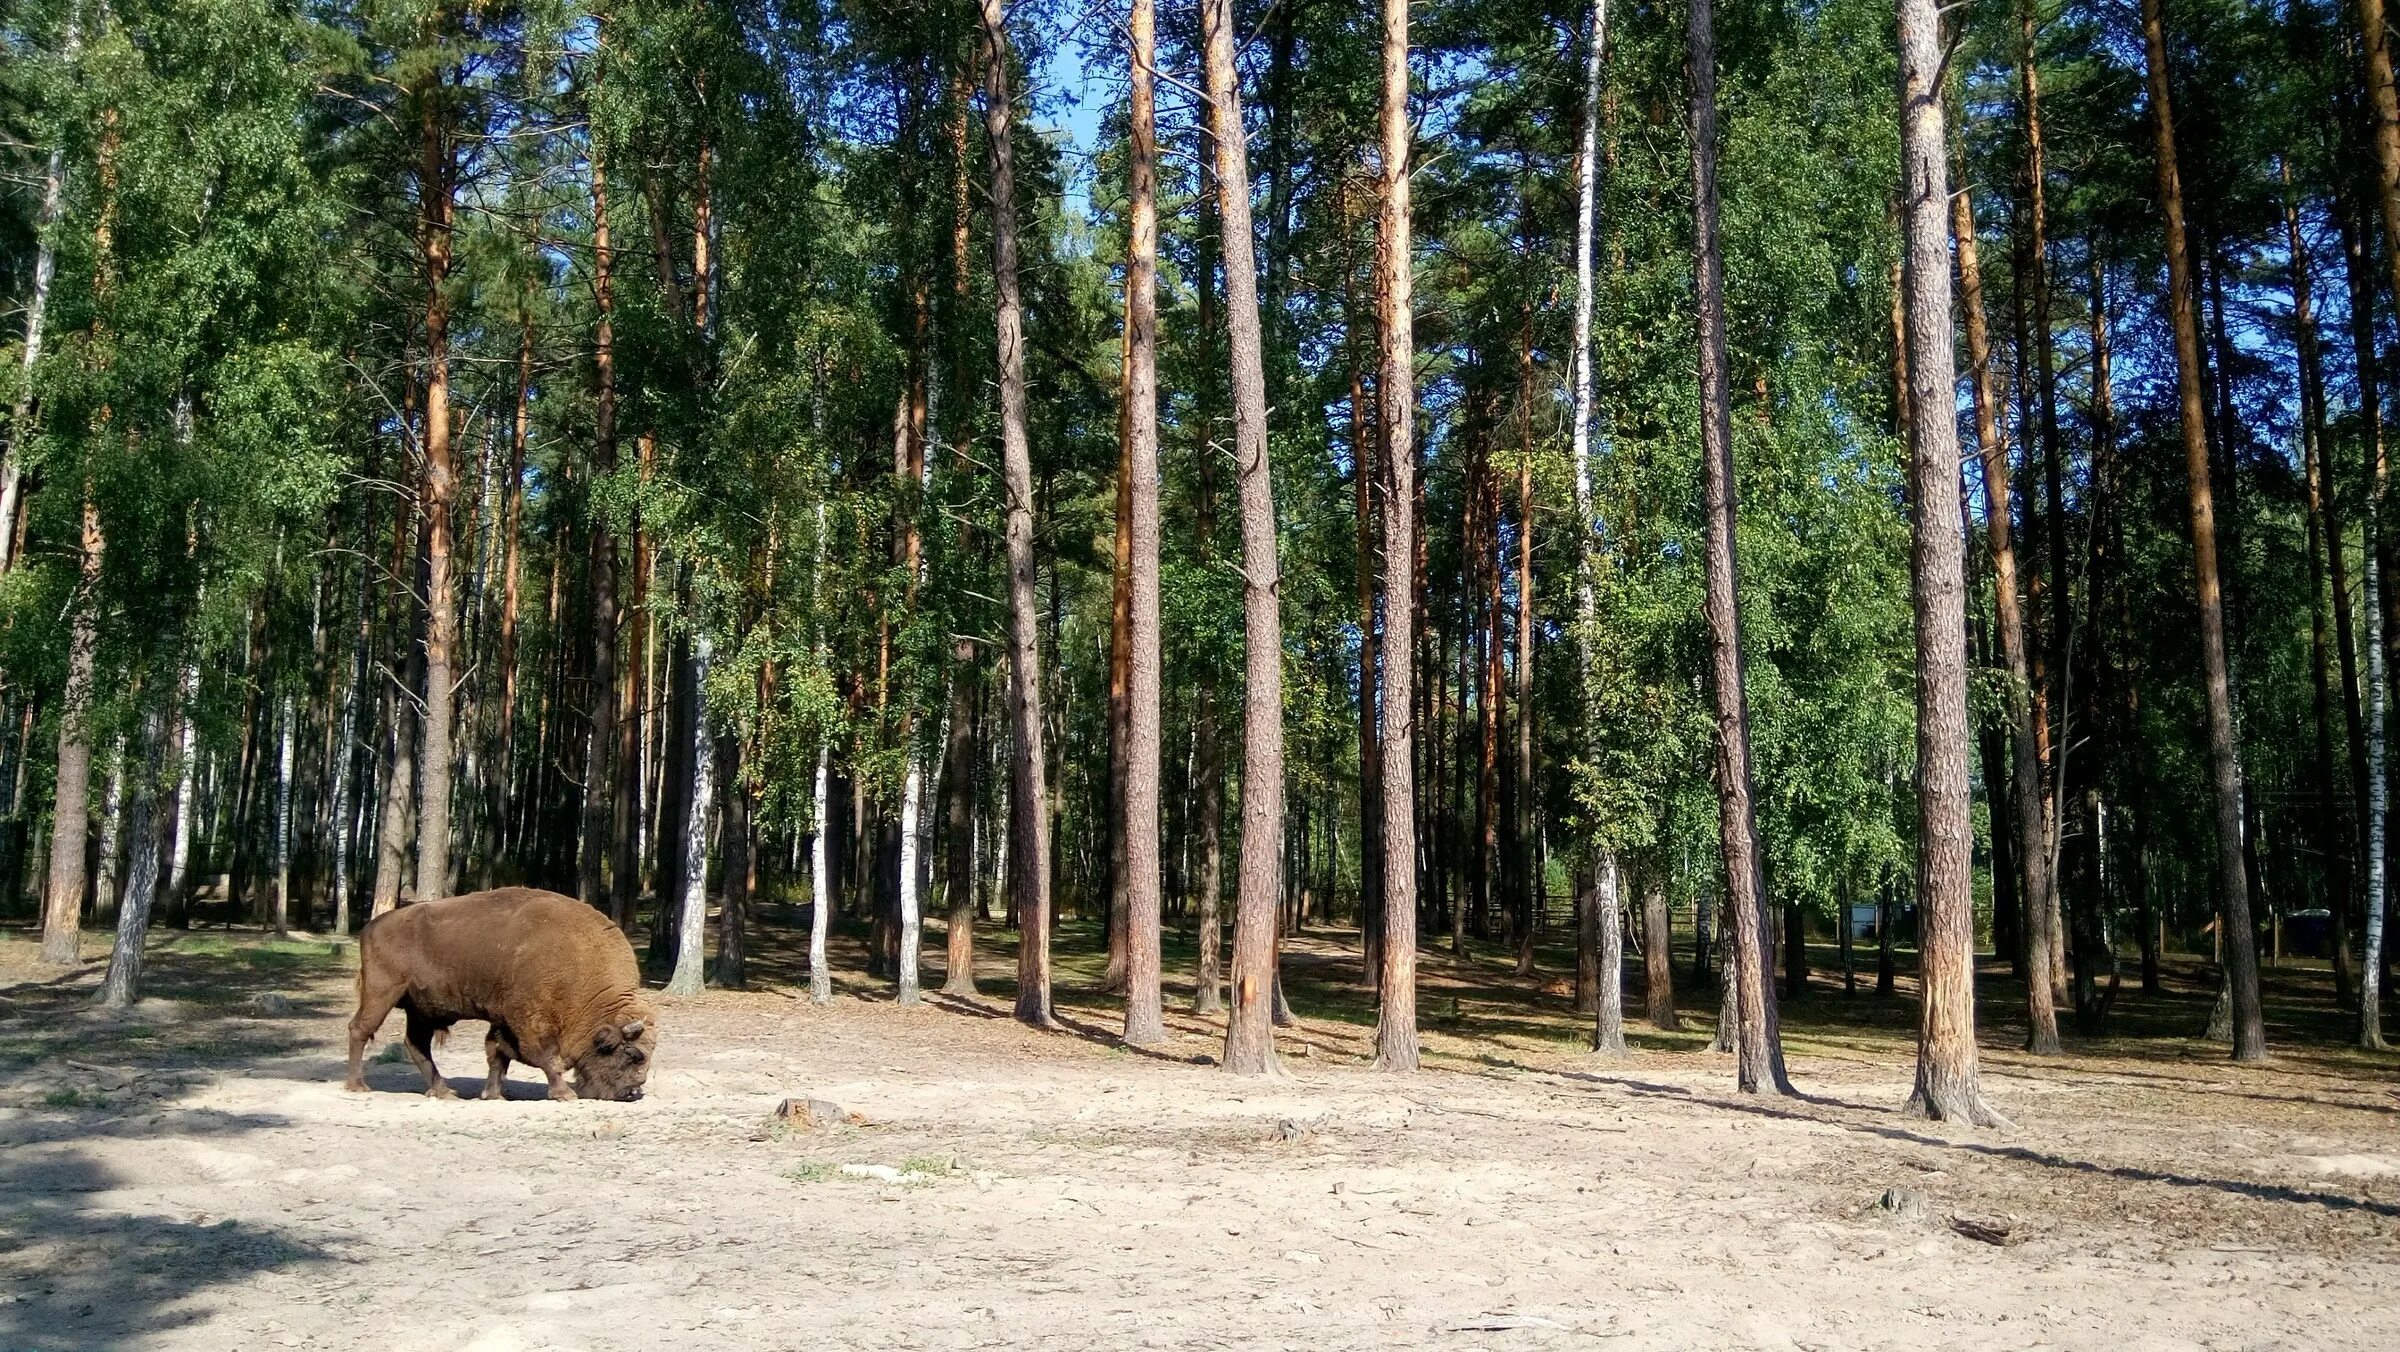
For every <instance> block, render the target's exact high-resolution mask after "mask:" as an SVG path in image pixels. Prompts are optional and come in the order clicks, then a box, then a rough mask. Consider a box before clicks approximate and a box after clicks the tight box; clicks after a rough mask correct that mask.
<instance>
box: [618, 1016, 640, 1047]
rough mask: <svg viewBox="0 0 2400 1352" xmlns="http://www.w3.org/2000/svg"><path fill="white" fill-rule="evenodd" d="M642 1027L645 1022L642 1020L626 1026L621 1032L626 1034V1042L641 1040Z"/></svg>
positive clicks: (636, 1020)
mask: <svg viewBox="0 0 2400 1352" xmlns="http://www.w3.org/2000/svg"><path fill="white" fill-rule="evenodd" d="M642 1026H643V1021H642V1020H640V1019H635V1020H634V1021H633V1022H631V1023H629V1024H626V1025H625V1027H624V1028H623V1029H622V1030H621V1031H622V1032H623V1033H624V1034H625V1040H626V1041H627V1042H632V1041H635V1040H636V1039H638V1038H640V1037H641V1035H642Z"/></svg>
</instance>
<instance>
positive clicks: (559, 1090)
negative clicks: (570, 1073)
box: [550, 1084, 581, 1103]
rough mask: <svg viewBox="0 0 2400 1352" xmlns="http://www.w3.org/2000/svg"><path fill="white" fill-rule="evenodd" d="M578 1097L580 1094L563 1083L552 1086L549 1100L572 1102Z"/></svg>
mask: <svg viewBox="0 0 2400 1352" xmlns="http://www.w3.org/2000/svg"><path fill="white" fill-rule="evenodd" d="M579 1097H581V1096H580V1095H578V1094H577V1093H576V1092H575V1091H574V1090H572V1089H569V1088H568V1087H567V1086H565V1085H563V1084H562V1085H559V1086H557V1087H556V1088H553V1089H552V1090H551V1091H550V1100H551V1102H553V1103H573V1102H574V1101H575V1100H576V1099H577V1098H579Z"/></svg>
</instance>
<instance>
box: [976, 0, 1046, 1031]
mask: <svg viewBox="0 0 2400 1352" xmlns="http://www.w3.org/2000/svg"><path fill="white" fill-rule="evenodd" d="M980 3H981V5H982V12H983V31H984V39H985V41H986V42H987V43H988V44H989V64H988V65H987V66H986V67H985V69H984V110H983V127H984V135H985V138H986V139H987V140H988V141H989V142H990V153H991V157H992V185H991V186H992V295H993V302H994V308H995V309H996V310H997V311H998V315H999V353H1000V450H1001V466H1002V476H1003V478H1004V479H1005V480H1006V491H1007V501H1008V508H1007V510H1008V682H1009V701H1008V703H1009V722H1010V726H1011V728H1012V729H1013V732H1014V749H1013V754H1012V757H1011V769H1010V775H1009V790H1010V796H1009V852H1008V853H1009V891H1010V894H1011V899H1012V900H1013V901H1014V902H1015V904H1016V908H1017V921H1018V948H1017V1011H1016V1012H1017V1017H1018V1018H1020V1019H1022V1020H1024V1021H1025V1022H1027V1023H1030V1024H1033V1025H1035V1026H1036V1027H1042V1028H1047V1027H1050V1026H1051V1025H1052V1024H1053V1023H1054V1022H1055V1021H1056V1020H1055V1018H1054V1016H1053V1015H1052V1013H1051V1009H1050V818H1049V812H1048V807H1049V799H1050V791H1049V783H1048V778H1047V774H1048V771H1047V767H1046V766H1045V765H1044V764H1043V759H1042V758H1043V750H1042V665H1041V652H1040V647H1039V634H1040V623H1041V622H1040V617H1039V614H1038V613H1037V612H1036V610H1035V609H1034V590H1033V455H1032V452H1031V450H1029V449H1028V447H1027V446H1026V441H1025V437H1026V431H1025V311H1024V303H1023V301H1021V300H1020V299H1019V298H1018V291H1017V187H1016V153H1015V150H1014V148H1013V147H1012V146H1011V145H1010V142H1009V137H1010V135H1011V132H1010V127H1011V124H1012V122H1013V120H1014V114H1015V109H1014V107H1013V106H1012V105H1011V102H1010V99H1011V94H1010V92H1009V91H1010V72H1009V60H1010V54H1009V44H1008V28H1007V24H1006V21H1005V18H1004V10H1003V7H1002V3H1001V0H980Z"/></svg>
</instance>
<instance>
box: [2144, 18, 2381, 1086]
mask: <svg viewBox="0 0 2400 1352" xmlns="http://www.w3.org/2000/svg"><path fill="white" fill-rule="evenodd" d="M2360 3H2361V6H2362V9H2363V8H2364V7H2365V6H2368V5H2377V4H2378V0H2360ZM2160 6H2161V0H2142V40H2143V48H2144V54H2145V56H2146V59H2147V66H2148V74H2149V86H2150V115H2151V120H2152V124H2153V127H2154V130H2155V132H2156V136H2157V147H2158V195H2159V206H2160V210H2161V211H2162V212H2163V213H2164V214H2165V216H2166V235H2167V274H2168V276H2167V309H2168V314H2169V317H2170V318H2171V319H2172V321H2173V324H2174V330H2175V367H2176V390H2177V395H2178V399H2179V402H2180V411H2181V414H2182V422H2183V449H2184V465H2185V470H2186V472H2187V474H2188V475H2189V477H2190V480H2191V513H2192V555H2193V567H2194V572H2195V574H2196V579H2197V590H2198V594H2199V610H2200V657H2201V674H2202V680H2203V684H2204V687H2205V693H2206V695H2207V702H2208V753H2209V772H2210V779H2211V781H2212V783H2213V787H2214V789H2215V794H2216V812H2217V822H2216V825H2217V880H2216V881H2217V911H2218V918H2219V923H2220V925H2221V926H2222V929H2223V931H2224V933H2225V951H2226V958H2227V967H2226V978H2227V981H2228V984H2229V986H2230V988H2231V1004H2232V1016H2233V1057H2234V1059H2235V1060H2236V1061H2257V1060H2263V1059H2264V1058H2265V1057H2266V1054H2267V1033H2266V1021H2265V1018H2264V1016H2263V1011H2262V1010H2261V1009H2260V1006H2259V999H2258V948H2257V938H2256V936H2255V935H2253V934H2252V933H2251V925H2250V892H2249V878H2248V875H2247V873H2246V871H2245V862H2244V859H2243V852H2242V837H2243V831H2242V827H2243V810H2242V798H2243V794H2242V766H2241V750H2240V746H2239V744H2238V743H2237V741H2236V733H2235V730H2234V726H2233V685H2232V676H2231V672H2230V670H2229V667H2228V661H2227V656H2226V645H2225V605H2224V598H2223V593H2222V591H2221V587H2220V583H2219V580H2218V574H2217V523H2216V506H2215V503H2214V500H2213V499H2212V497H2211V495H2210V492H2209V453H2208V439H2207V435H2206V432H2207V429H2206V424H2205V417H2206V415H2205V412H2204V410H2203V408H2202V404H2201V397H2200V333H2199V324H2198V321H2197V319H2196V317H2195V316H2194V314H2193V311H2192V305H2193V289H2192V264H2191V250H2190V246H2189V242H2188V240H2187V238H2186V235H2185V230H2184V219H2183V182H2182V178H2181V176H2180V175H2179V174H2178V172H2177V169H2176V163H2175V115H2174V108H2173V103H2172V101H2171V99H2170V97H2169V95H2168V88H2167V45H2166V33H2165V25H2164V21H2163V19H2162V18H2161V16H2160ZM2379 7H2380V6H2379V5H2378V8H2379ZM2382 87H2383V88H2385V89H2387V90H2388V88H2389V81H2385V82H2384V84H2383V86H2382ZM2388 181H2389V179H2388V176H2387V182H2388ZM2393 223H2400V222H2387V224H2393Z"/></svg>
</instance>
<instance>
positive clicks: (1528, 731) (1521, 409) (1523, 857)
mask: <svg viewBox="0 0 2400 1352" xmlns="http://www.w3.org/2000/svg"><path fill="white" fill-rule="evenodd" d="M1536 397H1537V395H1536V392H1535V387H1534V379H1533V311H1532V309H1531V307H1530V306H1529V307H1528V308H1527V309H1526V312H1525V335H1524V340H1523V342H1522V343H1521V344H1520V345H1519V346H1518V349H1517V672H1516V692H1515V694H1516V715H1517V717H1516V722H1515V731H1516V739H1517V746H1516V756H1515V765H1514V769H1515V771H1516V786H1515V792H1514V793H1513V794H1512V795H1511V797H1512V800H1513V801H1512V803H1511V807H1512V811H1511V813H1510V818H1509V836H1510V838H1511V842H1512V843H1513V845H1514V846H1515V849H1514V850H1513V851H1512V857H1511V858H1510V860H1509V872H1510V873H1511V874H1512V875H1513V880H1514V882H1515V884H1516V888H1515V890H1516V894H1517V895H1516V898H1515V900H1516V905H1515V906H1514V907H1513V908H1512V909H1513V910H1514V912H1515V914H1516V917H1517V965H1516V973H1517V975H1518V976H1532V975H1533V957H1534V954H1533V947H1534V941H1535V939H1536V938H1537V937H1538V935H1539V932H1540V929H1541V923H1542V880H1541V877H1540V876H1539V871H1538V870H1537V869H1536V868H1535V858H1534V856H1535V850H1534V822H1535V820H1536V818H1535V815H1534V764H1533V761H1534V740H1533V625H1534V615H1533V610H1534V606H1533V601H1534V596H1533V532H1534V526H1533V518H1534V502H1533V403H1534V400H1535V398H1536Z"/></svg>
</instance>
